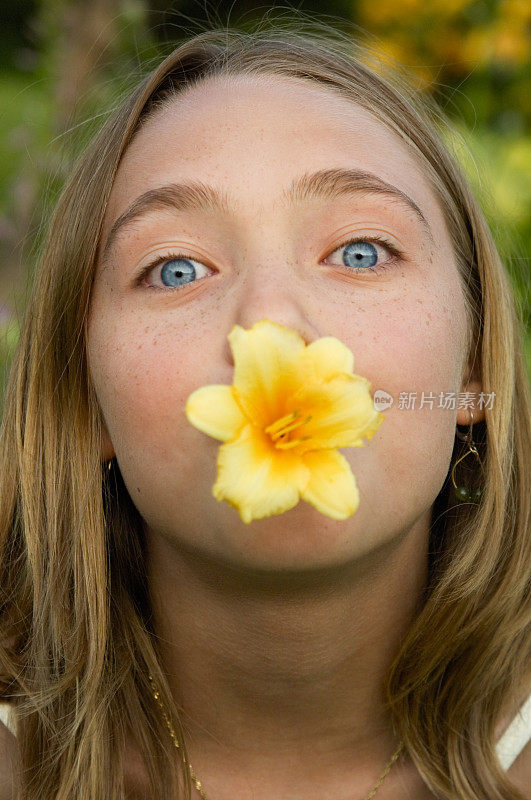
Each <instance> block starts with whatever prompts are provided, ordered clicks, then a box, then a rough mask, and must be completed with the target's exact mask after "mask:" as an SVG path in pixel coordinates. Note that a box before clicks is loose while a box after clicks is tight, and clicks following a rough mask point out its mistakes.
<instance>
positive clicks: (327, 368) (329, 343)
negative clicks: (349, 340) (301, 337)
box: [304, 336, 354, 381]
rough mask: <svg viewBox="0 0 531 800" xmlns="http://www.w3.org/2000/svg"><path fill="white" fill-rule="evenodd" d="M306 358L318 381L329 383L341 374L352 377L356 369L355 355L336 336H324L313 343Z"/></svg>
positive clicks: (306, 353)
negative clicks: (344, 373)
mask: <svg viewBox="0 0 531 800" xmlns="http://www.w3.org/2000/svg"><path fill="white" fill-rule="evenodd" d="M304 357H305V358H306V360H307V361H308V362H309V365H311V368H312V369H313V373H314V380H316V381H319V380H321V381H329V380H330V379H331V378H334V377H335V376H336V375H338V374H339V373H341V372H346V373H348V374H349V375H352V371H353V369H354V354H353V353H352V351H351V350H349V349H348V347H346V346H345V345H344V344H343V343H342V342H340V341H339V339H336V338H335V337H334V336H323V337H322V338H321V339H316V340H315V342H311V344H309V345H308V346H307V348H306V352H305V355H304Z"/></svg>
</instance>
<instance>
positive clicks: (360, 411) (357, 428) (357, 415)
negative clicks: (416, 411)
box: [293, 374, 385, 453]
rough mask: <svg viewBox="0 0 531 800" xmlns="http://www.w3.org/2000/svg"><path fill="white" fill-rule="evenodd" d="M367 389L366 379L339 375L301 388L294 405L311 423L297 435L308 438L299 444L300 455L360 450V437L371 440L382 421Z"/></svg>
mask: <svg viewBox="0 0 531 800" xmlns="http://www.w3.org/2000/svg"><path fill="white" fill-rule="evenodd" d="M369 386H370V383H369V381H368V380H367V379H366V378H362V377H360V376H359V375H353V376H352V375H345V374H341V375H338V376H337V377H335V378H333V379H332V380H330V381H328V382H327V383H323V384H314V385H312V386H306V387H301V389H300V390H299V392H297V393H296V395H294V397H293V401H294V402H296V403H297V404H300V406H301V409H302V415H303V416H306V415H307V414H310V415H311V419H310V420H309V421H308V422H306V423H305V424H304V426H302V427H301V428H300V429H299V430H298V432H297V433H298V435H299V436H300V437H303V436H304V437H310V438H309V439H307V440H306V441H302V442H301V444H300V445H299V447H298V449H299V453H304V452H307V451H309V450H320V449H334V448H336V447H362V446H363V442H362V437H366V438H367V439H371V438H372V436H373V435H374V433H375V432H376V431H377V430H378V428H379V427H380V425H381V424H382V422H383V420H384V419H385V417H384V415H383V414H382V413H381V412H380V411H377V410H376V409H375V408H374V402H373V399H372V397H371V395H370V392H369Z"/></svg>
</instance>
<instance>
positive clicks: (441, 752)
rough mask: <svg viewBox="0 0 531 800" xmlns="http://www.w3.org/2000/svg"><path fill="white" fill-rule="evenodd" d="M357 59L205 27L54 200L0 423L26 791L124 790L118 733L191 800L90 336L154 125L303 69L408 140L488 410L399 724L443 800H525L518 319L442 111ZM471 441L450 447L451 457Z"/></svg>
mask: <svg viewBox="0 0 531 800" xmlns="http://www.w3.org/2000/svg"><path fill="white" fill-rule="evenodd" d="M366 62H367V53H366V52H365V48H364V47H363V46H362V45H356V43H355V42H353V41H352V39H351V38H350V37H348V36H347V35H346V34H341V33H339V32H338V31H335V30H333V29H331V28H330V27H329V26H327V25H322V24H320V23H316V22H314V21H312V20H310V19H308V18H306V19H303V18H298V19H295V21H293V20H291V21H285V22H284V23H283V24H282V25H279V24H277V25H276V26H273V27H268V28H261V27H259V26H258V27H257V28H256V29H255V30H254V31H248V32H242V31H238V30H234V29H226V28H223V27H219V28H217V29H214V30H209V31H205V32H202V33H200V34H197V35H195V36H193V37H191V38H189V39H188V40H186V41H183V42H182V43H180V44H179V46H178V47H177V48H176V49H175V50H174V51H173V52H172V53H171V54H170V55H169V56H168V57H167V58H166V59H165V60H164V61H163V62H162V63H160V64H159V65H158V66H157V67H156V69H155V70H154V71H153V72H152V73H150V74H149V75H148V76H147V77H145V78H144V79H143V80H142V81H141V83H140V84H139V85H138V86H137V87H136V89H135V90H134V91H133V92H132V93H131V94H130V95H129V96H127V98H126V99H125V101H124V102H123V103H122V104H121V105H120V107H119V108H117V109H116V110H115V111H114V113H112V115H111V116H110V117H109V118H108V120H107V121H106V123H105V124H104V126H103V127H102V129H101V130H100V131H99V133H98V134H97V135H96V136H95V137H94V138H93V140H92V142H91V143H90V145H89V146H87V148H86V149H85V151H84V152H83V154H82V155H81V157H80V158H79V159H78V162H77V164H76V166H75V169H74V170H73V172H72V175H71V177H70V179H69V180H68V182H67V183H66V185H65V187H64V190H63V192H62V195H61V197H60V199H59V202H58V203H57V206H56V209H55V212H54V215H53V217H52V220H51V223H50V226H49V233H48V237H47V241H46V243H45V246H44V248H43V251H42V254H41V257H40V262H39V264H38V267H37V270H36V276H35V280H34V284H33V289H32V294H31V296H30V298H29V301H28V304H27V310H26V314H25V319H24V324H23V327H22V332H21V336H20V341H19V345H18V349H17V352H16V355H15V358H14V362H13V366H12V370H11V374H10V382H9V385H8V389H7V396H6V402H5V412H4V417H3V426H2V432H1V454H0V458H1V463H2V470H1V476H2V477H1V485H0V643H1V644H0V699H2V698H3V699H4V700H6V701H9V702H11V703H13V704H14V705H16V707H17V718H18V744H19V764H20V774H19V782H20V794H19V800H30V798H35V797H39V798H40V800H52V798H53V800H74V798H75V799H76V800H78V798H80V797H83V798H91V800H113V798H114V799H115V800H117V799H118V798H122V797H124V787H123V758H124V750H125V737H126V732H127V731H134V733H135V739H136V743H137V745H138V748H139V749H140V751H141V753H142V755H143V758H144V760H145V766H146V769H147V773H148V777H149V781H150V796H152V797H156V798H158V800H173V798H175V797H176V796H185V797H187V798H189V797H190V796H191V794H190V793H191V788H190V779H189V775H188V772H187V770H186V769H184V767H183V769H182V770H181V771H179V770H176V769H175V766H174V763H175V749H174V748H173V745H172V743H171V739H170V737H169V735H168V731H167V730H166V729H165V727H164V725H163V724H161V719H160V715H159V714H160V712H159V709H158V706H157V705H156V703H155V701H154V699H153V697H152V693H151V688H150V684H149V681H148V677H147V676H148V673H149V672H151V674H152V675H153V676H154V678H155V681H156V682H157V683H158V685H159V687H160V688H161V692H162V698H163V700H164V703H165V705H166V707H167V708H168V709H169V710H170V713H171V714H172V715H173V719H174V720H175V729H176V733H177V736H178V737H179V738H180V739H181V741H182V740H183V730H182V727H181V723H180V719H179V711H178V709H177V708H176V707H175V704H174V702H173V700H172V696H171V694H170V691H169V687H168V684H167V682H166V680H165V677H164V673H163V672H162V669H161V667H160V659H159V653H158V648H157V639H156V636H155V635H154V631H153V628H152V616H151V609H150V599H149V590H148V586H147V582H146V573H145V568H144V559H145V549H144V547H145V543H144V534H143V527H142V521H141V519H140V516H139V514H138V512H137V510H136V508H135V506H134V505H133V503H132V501H131V499H130V497H129V495H128V493H127V490H126V489H125V486H124V484H123V481H122V479H121V476H120V473H119V470H118V469H116V468H115V469H114V470H113V471H112V473H108V472H107V471H106V470H105V469H104V468H103V467H102V464H101V453H100V443H101V424H102V423H101V414H100V410H99V407H98V403H97V399H96V396H95V393H94V389H93V387H92V385H91V382H90V378H89V372H88V367H87V358H86V347H85V328H86V320H87V313H88V309H89V303H90V295H91V285H92V281H93V277H94V268H95V262H96V257H97V246H98V241H99V237H100V233H101V227H102V220H103V216H104V212H105V208H106V205H107V201H108V198H109V193H110V191H111V187H112V185H113V180H114V176H115V173H116V170H117V167H118V164H119V161H120V158H121V156H122V155H123V153H124V151H125V149H126V148H127V146H128V144H129V143H130V142H131V140H132V137H133V136H134V135H135V133H136V132H137V131H138V129H139V127H140V126H141V125H142V124H144V123H145V121H146V119H147V118H148V117H149V115H150V114H154V113H157V112H158V111H159V110H160V109H161V108H163V107H164V106H165V104H166V103H168V102H171V100H172V99H173V98H175V97H176V96H178V94H179V92H181V91H182V89H183V88H185V87H188V86H190V85H193V84H197V83H198V82H200V81H202V80H203V79H205V78H207V77H208V76H211V75H220V74H222V75H228V76H230V75H241V74H246V75H247V74H249V75H255V74H273V75H279V74H280V75H284V76H293V77H297V78H302V79H304V80H307V81H313V82H316V83H318V84H320V85H324V86H326V87H328V88H329V90H330V91H331V92H336V93H340V94H341V95H342V96H343V97H347V98H350V99H351V100H352V101H354V102H356V103H358V104H360V105H361V106H363V107H364V108H366V109H368V110H369V111H370V112H371V113H372V114H374V115H375V116H376V117H377V118H378V119H379V120H380V121H381V122H382V123H383V124H384V125H386V126H388V127H389V128H391V129H392V130H393V131H394V132H395V133H396V134H397V135H398V136H400V137H401V138H402V139H403V140H404V141H405V142H406V144H407V146H408V147H409V148H410V151H411V153H412V155H413V157H414V158H415V159H416V160H417V162H418V163H419V164H420V165H421V168H422V169H423V171H424V174H425V175H426V176H427V178H428V180H429V181H430V184H431V186H432V188H433V191H434V192H435V195H436V197H437V198H438V200H439V203H440V205H441V208H442V210H443V213H444V217H445V220H446V224H447V226H448V230H449V232H450V235H451V238H452V242H453V247H454V252H455V256H456V261H457V263H458V268H459V273H460V277H461V280H462V286H463V293H464V296H465V298H466V303H467V311H468V320H469V345H470V347H469V350H470V353H471V354H472V356H473V357H474V358H475V366H476V368H477V369H479V371H480V374H481V376H482V379H483V387H484V391H485V392H488V393H494V395H495V402H494V403H493V405H492V408H488V407H487V409H486V412H485V421H484V422H481V423H478V424H476V425H475V426H474V438H475V440H476V442H477V444H478V449H479V452H480V456H481V458H482V461H483V469H484V472H483V474H482V475H478V476H476V477H477V478H478V480H479V479H481V481H482V482H483V487H484V489H483V497H482V500H481V502H480V503H479V504H470V503H462V504H458V503H457V502H456V501H455V500H453V499H452V495H451V493H450V488H451V483H450V480H449V477H448V478H447V480H446V482H445V484H444V486H443V488H442V490H441V492H440V494H439V495H438V497H437V498H436V500H435V503H434V508H433V517H432V526H431V529H430V550H429V553H430V555H429V581H428V585H427V586H426V591H425V594H424V596H423V598H422V603H421V604H420V606H419V609H418V614H417V615H416V618H415V619H414V622H413V624H412V626H411V628H410V630H409V631H408V633H407V635H406V637H405V639H404V641H403V643H402V646H401V648H400V651H399V652H398V653H397V654H396V657H395V659H394V661H393V663H392V665H391V667H390V670H389V673H388V676H387V680H386V682H385V690H386V695H387V701H388V707H389V709H390V711H391V714H392V719H393V724H394V727H395V733H396V735H397V737H399V738H401V739H402V741H403V742H404V744H405V747H406V750H407V751H408V753H409V755H410V756H411V758H412V759H413V761H414V763H415V765H416V766H417V768H418V770H419V771H420V774H421V775H422V777H423V779H424V780H425V782H426V784H427V785H428V787H430V789H431V790H432V791H433V792H434V793H435V794H437V796H438V797H441V798H446V799H447V800H458V799H459V800H524V798H523V796H522V795H521V794H520V793H519V792H518V791H517V790H516V789H515V788H514V787H511V785H510V784H509V782H508V780H507V778H506V776H505V775H504V773H503V771H502V770H501V768H500V766H499V763H498V761H497V757H496V755H495V752H494V744H495V741H494V736H495V733H494V728H495V724H496V722H497V720H498V719H499V715H500V710H501V709H502V708H503V707H504V705H505V704H506V703H507V701H508V699H510V698H517V697H518V692H519V691H521V688H522V686H523V685H525V684H526V681H528V679H529V660H528V652H527V642H528V641H529V638H528V627H527V626H528V623H529V605H528V602H527V597H528V595H527V591H528V580H529V575H528V571H529V563H530V552H529V539H528V531H529V516H530V515H529V510H530V509H529V507H530V496H531V492H530V486H529V472H528V471H526V458H527V457H528V456H529V452H530V443H531V433H530V414H529V410H530V401H529V392H528V386H527V379H526V372H525V367H524V360H523V353H522V329H521V324H520V322H519V319H518V316H517V313H516V311H515V304H514V300H513V295H512V290H511V285H510V282H509V280H508V276H507V273H506V270H505V268H504V266H503V265H502V263H501V260H500V257H499V255H498V252H497V250H496V247H495V245H494V243H493V240H492V236H491V233H490V231H489V229H488V227H487V225H486V223H485V220H484V217H483V214H482V212H481V210H480V208H479V206H478V204H477V202H476V201H475V199H474V197H473V195H472V193H471V191H470V189H469V186H468V184H467V182H466V181H465V179H464V178H463V176H462V174H461V172H460V170H459V168H458V167H457V165H456V163H455V162H454V160H453V159H452V157H451V156H450V155H449V152H448V151H447V149H446V148H445V146H444V145H443V144H442V139H441V135H440V132H439V130H438V128H439V127H440V126H441V125H442V124H443V123H442V116H441V115H440V113H439V112H438V111H437V109H436V108H435V106H434V105H430V104H429V103H428V101H426V100H425V99H422V98H420V97H419V96H418V94H417V93H416V92H415V91H414V90H413V89H410V88H409V86H408V83H407V81H405V80H404V79H403V77H400V76H399V75H396V76H395V77H393V76H392V75H391V74H388V72H387V71H386V70H385V69H384V68H383V67H382V70H379V71H378V72H377V71H375V70H374V69H372V68H369V67H368V66H367V65H366ZM462 447H463V445H462V443H461V442H460V441H459V439H457V438H456V441H455V447H454V454H453V457H452V462H453V461H454V460H455V459H456V458H457V457H458V455H459V454H461V453H462V452H464V450H462ZM526 634H527V635H526ZM183 752H184V754H185V755H186V749H185V747H184V749H183ZM181 781H182V784H183V787H184V795H181V794H180V792H181V789H180V788H179V786H180V783H181Z"/></svg>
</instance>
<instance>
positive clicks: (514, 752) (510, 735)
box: [0, 694, 531, 772]
mask: <svg viewBox="0 0 531 800" xmlns="http://www.w3.org/2000/svg"><path fill="white" fill-rule="evenodd" d="M14 716H15V715H14V713H13V709H12V708H11V707H10V706H9V704H8V703H0V720H1V721H2V722H3V723H4V725H7V727H8V728H9V730H10V731H11V732H12V733H13V734H15V736H16V721H15V719H14ZM530 739H531V694H530V695H529V697H528V698H527V700H526V702H525V703H524V704H523V706H522V707H521V708H520V711H519V712H518V714H517V715H516V716H515V718H514V719H513V721H512V722H511V724H510V725H509V727H508V728H507V730H506V731H505V732H504V734H503V736H502V737H501V738H500V740H499V741H498V743H497V745H496V753H497V754H498V758H499V760H500V764H501V766H502V769H503V770H504V771H505V772H506V771H507V770H508V769H509V767H510V766H511V764H512V763H513V761H515V759H516V758H517V756H519V755H520V753H521V752H522V750H523V749H524V747H525V746H526V744H527V743H528V742H529V740H530Z"/></svg>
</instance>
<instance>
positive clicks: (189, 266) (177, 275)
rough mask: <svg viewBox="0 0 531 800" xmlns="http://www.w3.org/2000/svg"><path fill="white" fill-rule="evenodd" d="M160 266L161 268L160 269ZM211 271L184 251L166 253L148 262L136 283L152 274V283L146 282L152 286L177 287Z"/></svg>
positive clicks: (194, 280) (162, 287) (161, 287)
mask: <svg viewBox="0 0 531 800" xmlns="http://www.w3.org/2000/svg"><path fill="white" fill-rule="evenodd" d="M161 266H162V269H160V267H161ZM212 271H213V270H211V269H210V267H207V266H206V265H205V264H203V263H202V262H201V261H196V260H195V259H193V258H189V256H187V255H185V254H184V253H168V254H167V255H164V256H160V257H159V258H157V259H155V261H152V262H151V263H150V264H148V265H147V266H146V267H145V268H144V269H143V270H142V273H141V275H140V276H139V277H138V283H142V282H143V281H144V280H146V279H147V278H148V277H149V276H151V275H152V276H153V280H154V283H153V284H149V283H148V285H149V286H151V287H152V288H155V289H164V287H167V288H168V289H178V288H179V287H180V286H185V285H186V284H187V283H194V282H196V280H197V279H198V278H203V277H205V276H206V275H209V274H211V273H212Z"/></svg>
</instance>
